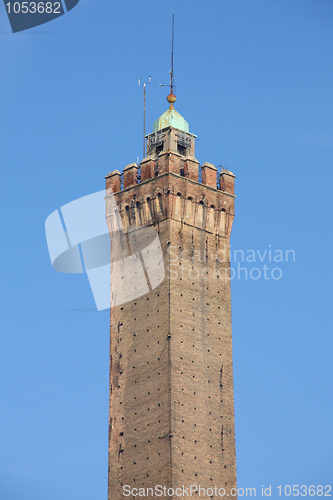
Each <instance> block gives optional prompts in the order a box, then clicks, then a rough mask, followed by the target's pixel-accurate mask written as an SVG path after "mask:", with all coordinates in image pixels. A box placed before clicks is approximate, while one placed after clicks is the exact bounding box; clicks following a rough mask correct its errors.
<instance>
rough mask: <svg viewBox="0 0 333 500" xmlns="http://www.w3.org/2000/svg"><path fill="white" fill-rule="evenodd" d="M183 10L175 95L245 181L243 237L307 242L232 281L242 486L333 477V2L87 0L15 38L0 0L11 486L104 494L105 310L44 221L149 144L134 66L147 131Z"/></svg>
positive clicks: (242, 242) (210, 157) (53, 495)
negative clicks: (57, 253) (58, 256)
mask: <svg viewBox="0 0 333 500" xmlns="http://www.w3.org/2000/svg"><path fill="white" fill-rule="evenodd" d="M172 11H175V18H176V19H175V27H176V35H175V77H176V85H177V87H176V94H177V98H178V100H177V103H176V109H177V110H178V111H179V112H180V113H181V114H182V115H183V116H184V117H185V118H186V120H187V121H188V122H189V124H190V131H191V132H193V133H195V134H197V136H198V141H197V148H196V156H197V158H198V160H199V161H200V162H201V164H202V163H204V162H205V161H208V162H210V163H213V164H215V165H220V164H222V165H224V166H226V167H227V168H229V169H230V170H232V171H233V172H234V174H235V175H236V176H237V178H236V194H237V200H236V218H235V223H234V228H233V232H232V238H231V245H232V249H243V250H244V251H246V250H248V249H254V250H259V251H260V252H264V251H265V250H267V249H269V248H271V249H273V250H274V249H281V250H282V251H284V252H285V251H286V250H289V249H291V250H294V251H295V255H296V258H295V262H288V263H282V264H278V267H279V268H281V270H282V274H283V275H282V278H281V279H280V280H274V279H269V280H265V279H263V278H261V279H258V280H251V279H247V280H246V279H244V277H243V278H242V279H235V280H233V282H232V306H233V342H234V378H235V410H236V444H237V466H238V485H239V486H241V487H257V488H260V487H261V485H262V484H264V485H269V484H272V485H274V487H273V493H272V497H271V498H274V499H277V498H278V495H277V490H276V488H275V487H276V486H277V485H279V484H281V485H285V484H299V485H300V484H307V485H310V484H314V485H318V484H322V485H326V484H332V482H333V473H332V469H333V467H332V466H333V446H332V440H333V426H332V420H333V398H332V382H333V363H332V350H333V349H332V348H333V340H332V326H331V325H332V317H331V312H332V291H331V276H332V263H331V260H332V259H331V248H332V234H331V229H330V228H331V225H332V223H331V220H332V215H331V214H332V201H331V200H332V183H333V175H332V154H333V122H332V116H333V100H332V89H333V69H332V55H333V3H332V2H331V1H330V0H279V1H277V0H219V1H210V0H208V1H205V2H199V1H192V2H189V1H184V0H181V1H178V2H175V1H173V0H171V1H170V0H169V1H168V2H166V1H159V2H156V1H154V2H153V1H151V0H147V1H145V2H137V1H130V2H128V1H124V2H112V1H110V0H99V1H98V2H96V1H92V0H81V1H80V2H79V4H78V6H77V7H75V8H74V9H73V10H72V11H71V12H70V13H68V14H66V15H65V16H63V17H61V18H59V19H57V20H55V21H52V22H50V23H48V24H45V25H43V26H40V27H38V28H34V29H32V30H30V31H27V32H22V33H17V34H12V33H11V32H10V26H9V22H8V20H7V18H6V14H5V8H4V5H3V4H1V5H0V46H1V50H0V64H1V69H2V71H1V76H0V95H1V99H0V113H1V125H0V126H1V134H0V138H1V139H0V164H1V183H0V189H1V198H0V200H1V212H2V216H3V221H4V235H3V238H2V242H3V243H2V248H1V253H2V263H3V266H2V282H3V285H2V290H3V292H2V294H1V295H2V298H1V320H2V328H1V332H2V333H1V346H0V356H1V361H0V380H1V412H0V436H1V438H0V439H1V449H0V498H1V499H3V500H18V499H21V498H25V500H45V499H47V500H60V499H61V500H76V499H80V500H102V499H104V498H106V490H107V431H108V344H109V338H108V337H109V329H108V324H109V314H108V312H107V311H104V312H99V313H98V312H95V310H94V301H93V297H92V294H91V291H90V288H89V285H88V281H87V279H86V277H84V276H79V275H62V274H58V273H56V272H55V271H53V269H52V267H51V265H50V261H49V257H48V251H47V247H46V241H45V234H44V223H45V219H46V218H47V217H48V215H49V214H50V213H51V212H53V211H54V210H56V209H57V208H59V207H60V206H62V205H63V204H65V203H68V202H70V201H72V200H75V199H76V198H78V197H80V196H84V195H87V194H90V193H92V192H94V191H99V190H101V189H103V188H104V176H105V175H106V174H107V173H108V172H109V171H111V170H115V169H122V168H123V167H125V166H126V165H127V164H129V163H131V162H133V161H136V159H137V157H139V159H141V155H142V89H140V88H139V87H138V86H137V80H138V78H140V77H141V76H143V77H144V78H146V77H147V76H148V75H151V76H152V82H151V84H150V85H149V88H148V90H147V131H148V132H150V131H151V130H152V124H153V121H154V120H155V119H156V118H158V116H160V115H161V114H162V112H164V111H165V110H166V109H167V103H166V101H165V97H166V90H167V89H165V88H164V89H163V88H161V87H159V84H160V83H168V77H169V75H168V71H169V65H170V28H171V16H172ZM269 245H271V247H269ZM265 263H266V264H267V265H268V266H270V265H271V267H274V266H275V264H274V265H272V264H271V263H269V262H267V261H265ZM236 264H237V263H235V265H236ZM242 265H244V266H245V267H246V266H247V269H248V270H249V271H250V269H251V267H253V264H249V263H244V264H242ZM255 267H262V263H258V262H257V263H255ZM243 274H245V272H243ZM274 488H275V489H274Z"/></svg>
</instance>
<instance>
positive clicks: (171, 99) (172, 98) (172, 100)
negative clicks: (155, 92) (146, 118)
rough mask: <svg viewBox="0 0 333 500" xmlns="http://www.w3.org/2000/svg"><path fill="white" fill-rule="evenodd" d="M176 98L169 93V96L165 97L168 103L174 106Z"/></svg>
mask: <svg viewBox="0 0 333 500" xmlns="http://www.w3.org/2000/svg"><path fill="white" fill-rule="evenodd" d="M176 100H177V99H176V96H175V95H174V94H173V93H172V92H171V94H169V95H168V97H167V101H168V102H169V103H170V104H174V103H175V102H176Z"/></svg>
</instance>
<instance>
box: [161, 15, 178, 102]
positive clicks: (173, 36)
mask: <svg viewBox="0 0 333 500" xmlns="http://www.w3.org/2000/svg"><path fill="white" fill-rule="evenodd" d="M174 40H175V13H174V12H173V14H172V45H171V71H170V83H169V84H168V85H163V84H162V83H161V84H160V87H166V86H168V87H170V94H169V95H168V97H167V101H168V102H169V103H170V108H169V109H173V105H174V103H175V102H176V96H175V95H174V93H173V89H174V86H175V79H174V75H173V52H174Z"/></svg>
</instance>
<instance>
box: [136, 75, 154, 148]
mask: <svg viewBox="0 0 333 500" xmlns="http://www.w3.org/2000/svg"><path fill="white" fill-rule="evenodd" d="M150 82H151V76H148V82H143V81H142V77H141V78H140V80H139V87H143V158H145V157H146V85H148V83H150Z"/></svg>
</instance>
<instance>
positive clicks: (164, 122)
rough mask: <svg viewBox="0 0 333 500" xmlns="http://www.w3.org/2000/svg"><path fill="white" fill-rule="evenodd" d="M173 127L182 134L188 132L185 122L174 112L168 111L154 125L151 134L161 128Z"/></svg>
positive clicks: (172, 110) (173, 110)
mask: <svg viewBox="0 0 333 500" xmlns="http://www.w3.org/2000/svg"><path fill="white" fill-rule="evenodd" d="M166 127H174V128H178V130H183V131H184V132H189V126H188V123H187V121H186V120H184V118H183V117H182V116H181V115H180V114H179V113H178V112H177V111H176V110H175V109H168V110H167V111H166V112H165V113H163V115H162V116H160V117H159V119H158V120H156V122H155V123H154V129H153V132H157V131H158V130H162V128H166Z"/></svg>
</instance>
